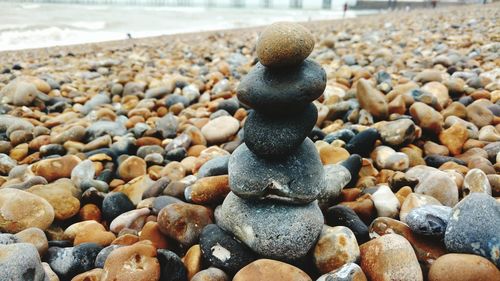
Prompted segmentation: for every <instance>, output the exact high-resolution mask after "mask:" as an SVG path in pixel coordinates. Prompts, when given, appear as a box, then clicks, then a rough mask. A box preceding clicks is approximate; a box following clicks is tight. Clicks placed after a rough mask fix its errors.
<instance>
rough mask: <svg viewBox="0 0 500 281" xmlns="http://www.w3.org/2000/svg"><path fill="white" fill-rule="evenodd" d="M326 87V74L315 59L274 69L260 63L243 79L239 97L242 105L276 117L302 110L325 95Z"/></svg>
mask: <svg viewBox="0 0 500 281" xmlns="http://www.w3.org/2000/svg"><path fill="white" fill-rule="evenodd" d="M325 87H326V72H325V70H324V69H323V68H322V67H321V66H320V65H319V64H318V63H316V62H314V61H313V60H309V59H307V60H305V61H304V62H303V63H301V64H300V65H298V66H296V67H293V68H283V69H272V70H271V69H268V68H266V67H265V66H263V65H262V64H261V63H257V64H256V65H255V66H254V67H253V68H252V70H251V71H250V72H249V73H248V74H247V75H246V76H245V77H243V79H242V80H241V82H240V84H239V85H238V89H237V95H238V99H239V101H240V102H242V103H243V104H245V105H248V106H250V107H252V108H253V109H255V110H259V111H262V112H267V113H269V114H274V115H276V114H278V113H284V112H288V113H292V112H300V111H302V110H303V109H304V108H305V107H306V106H307V105H308V104H309V103H310V102H312V101H314V100H315V99H317V98H318V97H320V96H321V94H323V91H324V90H325ZM285 109H286V110H285ZM280 111H283V112H280Z"/></svg>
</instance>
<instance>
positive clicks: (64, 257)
mask: <svg viewBox="0 0 500 281" xmlns="http://www.w3.org/2000/svg"><path fill="white" fill-rule="evenodd" d="M101 250H102V247H101V246H99V245H98V244H96V243H82V244H80V245H78V246H75V247H71V248H59V247H51V248H49V250H48V252H47V263H48V264H49V265H50V268H52V270H54V272H55V273H56V274H57V276H58V277H59V279H60V280H61V281H70V280H71V279H72V278H73V277H75V276H76V275H78V274H80V273H83V272H86V271H89V270H91V269H94V268H95V265H94V264H95V259H96V257H97V255H98V254H99V252H100V251H101Z"/></svg>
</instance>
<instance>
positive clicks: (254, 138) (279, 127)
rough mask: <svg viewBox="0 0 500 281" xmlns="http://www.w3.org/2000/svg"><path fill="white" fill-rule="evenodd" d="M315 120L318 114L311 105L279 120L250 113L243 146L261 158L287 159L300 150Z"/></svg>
mask: <svg viewBox="0 0 500 281" xmlns="http://www.w3.org/2000/svg"><path fill="white" fill-rule="evenodd" d="M317 119H318V110H317V109H316V106H315V105H314V104H312V103H310V104H308V105H307V106H306V108H305V110H303V111H301V112H297V113H293V114H282V115H278V116H274V115H267V114H263V113H261V112H260V111H257V110H253V111H252V112H250V114H249V115H248V117H247V119H246V121H245V126H244V131H245V144H246V145H247V146H248V148H249V149H250V150H251V151H252V152H253V153H255V154H257V155H259V156H261V157H266V158H273V157H283V156H286V155H288V154H290V153H292V152H294V151H295V150H296V149H297V148H298V147H299V146H300V144H301V143H302V142H303V141H304V139H305V138H306V137H307V136H308V135H309V133H310V132H311V130H312V128H313V127H314V124H316V120H317Z"/></svg>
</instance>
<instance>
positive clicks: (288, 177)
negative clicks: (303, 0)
mask: <svg viewBox="0 0 500 281" xmlns="http://www.w3.org/2000/svg"><path fill="white" fill-rule="evenodd" d="M313 47H314V38H313V37H312V35H311V33H309V31H308V30H306V29H305V28H304V27H302V26H301V25H298V24H292V23H276V24H273V25H271V26H269V27H268V28H267V29H266V30H265V31H264V32H263V33H262V34H261V36H260V38H259V41H258V43H257V55H258V57H259V61H260V62H258V63H257V65H256V66H255V67H254V68H253V69H252V70H251V71H250V73H249V74H248V75H247V76H246V77H244V78H243V80H242V81H241V83H240V85H239V87H238V90H237V95H238V98H239V100H240V101H241V102H243V103H244V104H246V105H247V106H249V107H252V108H253V111H252V112H251V113H250V115H249V116H248V118H247V120H246V123H245V125H244V130H245V136H244V140H245V143H244V144H242V145H240V146H239V147H238V148H237V149H236V150H235V151H234V153H233V154H232V155H231V157H230V159H229V185H230V188H231V191H232V192H231V193H230V194H229V195H228V196H227V197H226V199H225V200H224V203H223V204H222V206H221V207H220V209H218V210H217V211H216V213H215V216H216V221H217V223H218V224H219V226H221V227H222V228H224V229H226V230H228V231H230V232H232V233H233V234H234V235H235V236H236V237H237V238H238V239H240V240H241V241H242V242H244V243H245V244H246V245H248V246H249V247H250V248H251V249H252V250H253V251H255V252H256V253H258V254H259V255H261V256H264V257H268V258H273V259H278V260H294V259H298V258H301V257H303V256H305V255H306V254H307V253H308V252H309V250H310V249H311V248H312V247H313V246H314V243H315V242H316V239H317V238H318V236H319V234H320V232H321V229H322V227H323V216H322V213H321V210H320V208H319V206H318V201H317V200H316V199H317V198H318V196H319V194H320V193H321V192H322V191H323V189H324V187H325V181H324V175H325V171H324V168H323V165H322V163H321V160H320V158H319V155H318V152H317V150H316V148H315V146H314V143H313V142H312V141H311V140H310V139H309V138H307V135H308V134H309V133H310V132H311V130H312V128H313V127H314V125H315V123H316V120H317V116H318V112H317V109H316V107H315V106H314V105H313V104H312V102H313V101H314V100H315V99H317V98H319V97H320V96H321V95H322V93H323V91H324V89H325V87H326V73H325V71H324V70H323V69H322V67H321V66H320V65H319V64H317V63H316V62H314V61H312V60H309V59H306V57H307V56H308V55H309V54H310V53H311V51H312V48H313Z"/></svg>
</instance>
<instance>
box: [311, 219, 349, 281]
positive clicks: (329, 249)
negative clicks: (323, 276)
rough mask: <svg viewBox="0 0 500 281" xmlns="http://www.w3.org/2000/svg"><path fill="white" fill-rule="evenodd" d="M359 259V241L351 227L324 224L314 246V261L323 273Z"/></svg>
mask: <svg viewBox="0 0 500 281" xmlns="http://www.w3.org/2000/svg"><path fill="white" fill-rule="evenodd" d="M358 260H359V247H358V242H357V241H356V237H355V236H354V233H353V232H352V231H351V230H350V229H349V228H347V227H345V226H335V227H330V226H326V225H325V226H323V230H322V231H321V234H320V236H319V238H318V242H317V243H316V246H315V247H314V263H315V265H316V268H317V269H318V270H319V271H320V272H321V273H328V272H330V271H333V270H336V269H338V268H340V267H342V266H343V265H345V264H348V263H352V262H357V261H358Z"/></svg>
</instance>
